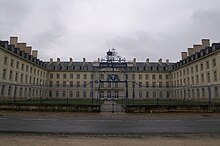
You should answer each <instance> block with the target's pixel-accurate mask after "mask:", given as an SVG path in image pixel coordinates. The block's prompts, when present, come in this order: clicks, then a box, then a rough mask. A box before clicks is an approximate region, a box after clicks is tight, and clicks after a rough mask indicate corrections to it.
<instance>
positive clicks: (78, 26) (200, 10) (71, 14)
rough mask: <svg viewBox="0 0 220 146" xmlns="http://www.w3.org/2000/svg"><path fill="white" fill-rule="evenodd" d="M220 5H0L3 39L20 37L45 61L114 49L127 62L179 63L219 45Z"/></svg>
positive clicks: (87, 0) (82, 1)
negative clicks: (196, 50)
mask: <svg viewBox="0 0 220 146" xmlns="http://www.w3.org/2000/svg"><path fill="white" fill-rule="evenodd" d="M219 6H220V0H0V40H9V37H10V36H18V37H19V41H20V42H26V43H27V44H28V45H31V46H32V47H33V49H37V50H39V57H40V59H42V60H44V61H48V60H49V58H53V59H54V60H56V58H57V57H60V59H61V60H69V58H70V57H72V58H73V59H74V60H77V61H82V58H83V57H85V58H86V59H87V60H88V61H93V60H97V58H98V57H100V58H101V57H104V56H105V52H106V51H107V50H108V49H109V47H110V48H112V47H113V46H114V47H115V49H116V51H117V52H118V53H119V54H120V56H122V57H125V58H126V59H127V60H128V61H129V60H133V58H134V57H136V58H137V61H145V60H146V58H150V60H151V61H157V60H158V59H159V58H162V59H163V60H166V59H170V60H171V61H174V62H175V61H178V60H179V59H180V52H181V51H186V49H187V48H189V47H192V45H193V44H195V43H196V44H198V43H200V41H201V39H202V38H210V39H211V42H220V9H219Z"/></svg>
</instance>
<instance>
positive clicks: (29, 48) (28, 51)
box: [24, 46, 32, 55]
mask: <svg viewBox="0 0 220 146" xmlns="http://www.w3.org/2000/svg"><path fill="white" fill-rule="evenodd" d="M24 52H25V53H28V54H29V55H31V52H32V47H31V46H27V47H26V48H25V50H24Z"/></svg>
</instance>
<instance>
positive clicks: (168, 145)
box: [0, 134, 220, 146]
mask: <svg viewBox="0 0 220 146" xmlns="http://www.w3.org/2000/svg"><path fill="white" fill-rule="evenodd" d="M0 141H1V143H0V146H42V145H43V146H134V145H136V146H185V145H190V146H219V145H220V137H219V136H214V137H202V138H201V137H198V136H190V137H159V136H156V137H140V138H138V137H136V138H130V137H108V136H99V137H86V136H55V135H44V136H39V135H38V136H37V135H7V134H6V135H0Z"/></svg>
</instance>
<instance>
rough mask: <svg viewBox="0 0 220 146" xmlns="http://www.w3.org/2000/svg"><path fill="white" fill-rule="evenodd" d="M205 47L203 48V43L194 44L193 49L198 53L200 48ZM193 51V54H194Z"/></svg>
mask: <svg viewBox="0 0 220 146" xmlns="http://www.w3.org/2000/svg"><path fill="white" fill-rule="evenodd" d="M202 49H203V48H202V45H193V51H194V53H196V52H200V50H202ZM194 53H193V54H194Z"/></svg>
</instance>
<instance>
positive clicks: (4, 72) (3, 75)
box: [2, 69, 6, 80]
mask: <svg viewBox="0 0 220 146" xmlns="http://www.w3.org/2000/svg"><path fill="white" fill-rule="evenodd" d="M2 78H3V79H4V80H5V79H6V69H3V74H2Z"/></svg>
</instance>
